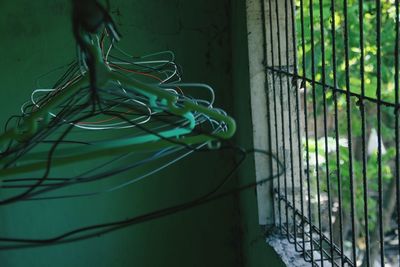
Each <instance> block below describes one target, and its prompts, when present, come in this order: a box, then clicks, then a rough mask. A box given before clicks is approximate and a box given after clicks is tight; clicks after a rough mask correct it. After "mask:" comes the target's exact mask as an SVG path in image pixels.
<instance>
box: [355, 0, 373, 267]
mask: <svg viewBox="0 0 400 267" xmlns="http://www.w3.org/2000/svg"><path fill="white" fill-rule="evenodd" d="M363 6H364V0H359V1H358V23H359V24H360V25H359V27H360V51H361V53H360V79H361V96H362V97H363V98H364V97H365V79H364V19H363V17H364V10H363ZM359 106H360V113H361V146H362V148H361V149H362V152H361V153H362V155H361V156H362V177H363V198H364V224H365V231H364V235H365V257H366V261H365V263H366V267H369V266H370V251H369V250H370V248H369V227H368V225H369V222H368V177H367V151H366V139H367V136H366V124H367V122H366V116H365V103H364V100H363V99H360V101H359Z"/></svg>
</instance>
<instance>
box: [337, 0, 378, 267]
mask: <svg viewBox="0 0 400 267" xmlns="http://www.w3.org/2000/svg"><path fill="white" fill-rule="evenodd" d="M378 1H379V0H378ZM343 5H344V6H343V13H344V50H345V52H344V53H345V66H346V68H345V69H346V70H345V72H346V90H347V93H346V115H347V118H346V119H347V139H348V150H349V175H350V177H349V178H350V206H351V211H350V214H351V230H352V233H351V243H352V257H353V262H356V261H357V259H356V257H357V255H356V236H355V232H356V227H355V216H356V213H355V202H354V175H353V148H352V146H353V142H352V131H351V128H352V127H351V98H350V66H349V22H348V11H347V5H348V3H347V0H344V1H343Z"/></svg>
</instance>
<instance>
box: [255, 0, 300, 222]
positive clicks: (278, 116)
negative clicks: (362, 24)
mask: <svg viewBox="0 0 400 267" xmlns="http://www.w3.org/2000/svg"><path fill="white" fill-rule="evenodd" d="M261 1H264V10H262V2H261ZM290 1H293V0H287V1H285V0H247V27H248V42H249V45H248V47H249V71H250V86H251V106H252V121H253V143H254V147H255V148H258V149H262V150H267V151H269V152H271V153H273V154H274V155H276V156H277V157H278V158H279V160H280V162H281V163H282V164H283V163H285V166H284V170H283V174H282V175H281V176H280V177H279V178H277V179H275V180H274V181H273V182H268V183H265V184H263V185H261V186H258V188H257V198H258V208H259V223H260V224H261V225H272V224H275V223H279V221H281V222H285V221H286V207H285V205H284V202H280V206H279V201H278V199H277V197H278V195H281V196H287V199H288V200H289V201H290V202H291V204H292V205H293V204H294V205H295V206H296V208H297V209H299V210H300V202H301V201H300V193H301V190H302V189H301V188H300V182H299V179H300V171H301V161H300V158H299V155H301V153H300V154H299V142H300V140H299V138H298V137H299V134H298V133H299V129H298V123H297V120H298V117H297V113H296V109H297V103H298V101H297V99H296V95H297V94H296V90H298V88H297V82H295V79H293V77H292V76H287V75H284V74H283V73H282V72H281V73H280V72H279V71H283V72H290V73H293V69H294V68H293V66H294V57H295V49H294V48H293V38H294V34H293V29H292V20H291V17H292V16H291V14H292V13H291V10H290V8H291V6H293V7H294V4H293V5H291V4H290ZM286 10H287V12H286ZM262 12H264V15H265V20H264V19H263V13H262ZM271 22H272V23H271ZM263 23H265V29H266V33H265V34H264V32H263V27H264V25H263ZM278 28H279V33H278ZM264 37H265V39H266V46H264V45H263V44H264V43H265V42H264V39H263V38H264ZM287 44H288V45H287ZM265 55H266V57H265ZM264 63H265V65H264ZM271 68H272V69H271ZM266 69H267V71H266ZM275 111H276V112H275ZM300 129H302V127H300ZM269 138H270V139H269ZM300 138H301V137H300ZM269 140H271V145H270V142H269ZM290 143H291V144H292V145H291V146H290ZM278 168H280V169H279V171H282V168H281V167H278V164H277V162H276V161H275V160H272V164H271V158H270V157H269V156H267V155H263V154H256V155H255V169H256V178H257V180H258V181H261V180H263V179H265V178H267V177H270V176H271V175H275V174H277V173H278ZM279 185H280V186H279ZM279 187H280V190H279V191H278V188H279ZM285 187H286V190H285ZM293 192H294V194H293ZM293 196H295V199H294V202H293ZM279 210H280V214H281V220H279V213H278V211H279ZM287 218H288V221H289V225H290V224H291V223H292V222H293V212H292V211H291V210H290V209H289V210H288V213H287Z"/></svg>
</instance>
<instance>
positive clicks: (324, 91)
mask: <svg viewBox="0 0 400 267" xmlns="http://www.w3.org/2000/svg"><path fill="white" fill-rule="evenodd" d="M319 17H320V28H321V55H322V84H323V89H322V90H323V91H322V93H323V96H322V97H323V106H324V138H325V172H326V185H327V195H328V222H329V226H328V229H329V238H330V240H333V233H332V208H331V207H332V202H331V187H330V179H329V176H330V175H329V155H328V153H329V152H328V128H327V104H326V89H325V84H326V66H325V31H324V11H323V0H319ZM330 244H331V246H330V248H331V249H330V252H331V254H330V257H331V258H333V246H332V244H333V242H330Z"/></svg>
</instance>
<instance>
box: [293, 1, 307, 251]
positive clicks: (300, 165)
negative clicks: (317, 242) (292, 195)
mask: <svg viewBox="0 0 400 267" xmlns="http://www.w3.org/2000/svg"><path fill="white" fill-rule="evenodd" d="M293 2H294V0H290V12H291V19H292V35H293V38H292V47H293V50H294V51H293V54H294V56H293V72H294V80H293V81H294V82H293V86H295V98H296V107H295V108H296V119H297V125H296V126H297V152H298V157H299V169H300V172H299V182H300V211H301V215H302V216H303V215H304V203H303V199H304V196H303V186H304V185H303V169H302V166H303V164H302V159H303V155H302V153H301V152H302V147H301V134H300V131H301V128H300V103H299V90H298V88H297V79H298V70H297V45H296V25H295V11H294V8H295V7H294V5H293ZM294 218H295V219H296V216H295V217H294ZM301 221H302V223H301V225H302V228H303V229H302V246H303V248H302V249H303V251H304V249H305V242H304V241H305V231H304V220H303V217H301ZM296 244H297V242H296Z"/></svg>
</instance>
